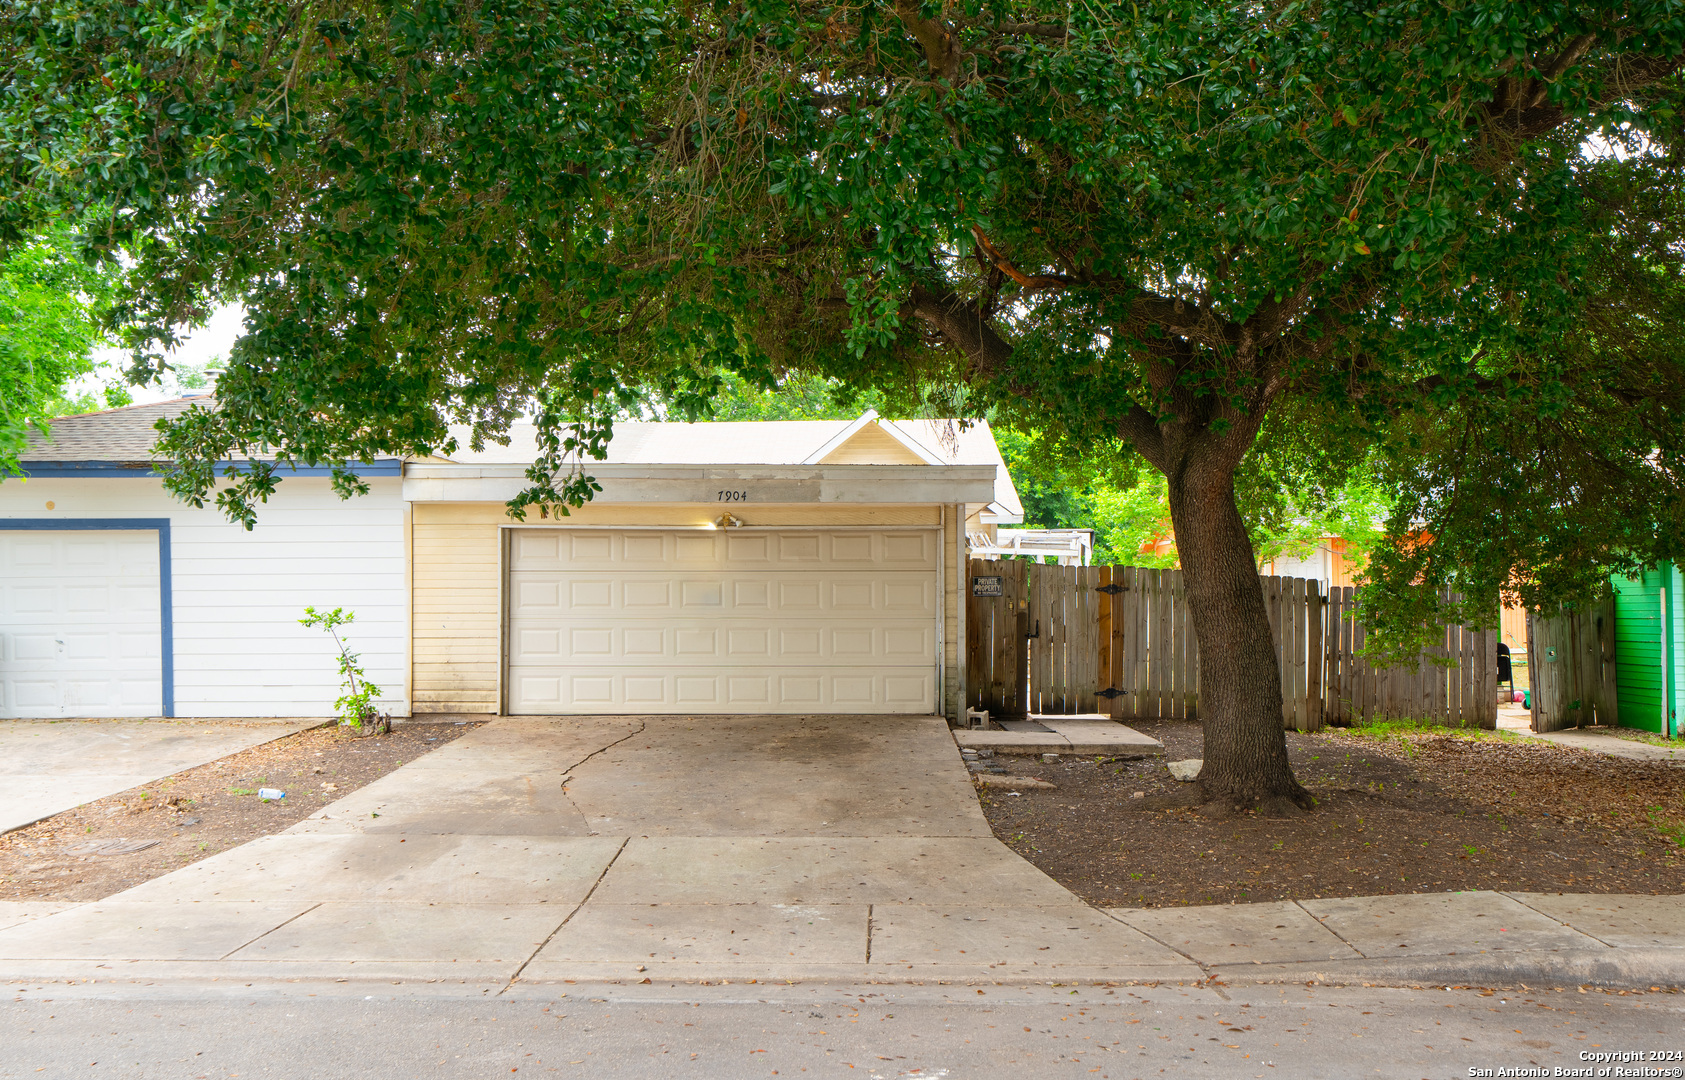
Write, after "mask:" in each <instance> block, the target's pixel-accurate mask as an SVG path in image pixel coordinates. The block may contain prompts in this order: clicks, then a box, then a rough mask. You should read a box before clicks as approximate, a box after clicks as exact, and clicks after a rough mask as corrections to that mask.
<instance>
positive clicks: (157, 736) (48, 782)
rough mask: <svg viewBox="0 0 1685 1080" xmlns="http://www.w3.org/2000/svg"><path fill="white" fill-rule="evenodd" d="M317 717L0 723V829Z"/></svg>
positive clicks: (274, 735)
mask: <svg viewBox="0 0 1685 1080" xmlns="http://www.w3.org/2000/svg"><path fill="white" fill-rule="evenodd" d="M322 722H323V721H322V720H320V719H300V720H244V719H231V720H0V833H4V832H10V831H11V830H13V829H21V828H23V827H24V826H25V825H29V824H32V823H34V822H37V821H40V820H41V819H42V818H48V817H52V816H53V815H54V814H58V813H63V812H64V811H66V810H69V809H71V808H73V807H77V806H81V805H82V804H83V803H86V802H92V801H93V800H95V799H103V798H104V797H105V796H107V795H115V794H117V792H119V791H127V790H128V789H130V788H132V787H139V786H141V785H142V784H150V783H152V782H153V781H155V780H160V779H162V778H164V777H166V776H171V775H173V774H175V773H178V772H181V771H183V770H185V769H191V768H193V767H194V766H197V765H203V764H205V763H206V762H209V761H215V760H216V759H217V758H222V757H227V756H228V755H229V754H236V753H239V752H240V751H241V750H247V749H250V748H251V747H254V746H259V745H261V744H263V743H266V742H270V741H271V740H274V739H279V738H281V737H282V736H285V735H291V734H293V733H294V732H297V731H303V730H304V729H305V728H310V727H315V726H316V725H318V724H320V723H322Z"/></svg>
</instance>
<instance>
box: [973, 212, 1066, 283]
mask: <svg viewBox="0 0 1685 1080" xmlns="http://www.w3.org/2000/svg"><path fill="white" fill-rule="evenodd" d="M971 235H972V236H974V237H976V238H977V246H978V247H980V248H982V249H983V251H984V252H986V253H987V254H988V256H989V258H990V260H992V261H993V262H994V264H995V267H996V268H997V269H999V270H1000V272H1001V273H1003V274H1005V275H1006V276H1007V277H1009V278H1011V279H1012V280H1013V281H1016V282H1017V283H1018V284H1019V285H1021V286H1023V287H1024V288H1026V289H1032V290H1040V289H1062V288H1064V287H1065V286H1067V285H1069V284H1071V279H1070V278H1068V277H1065V276H1064V275H1063V274H1026V273H1024V272H1023V271H1022V270H1020V269H1018V268H1017V267H1016V266H1013V265H1012V263H1011V262H1010V261H1009V260H1008V259H1007V257H1006V256H1005V255H1002V254H1001V253H1000V249H999V248H997V247H995V245H994V244H992V243H990V242H989V238H988V237H987V236H984V235H983V230H982V229H979V228H978V227H977V226H975V225H973V226H972V227H971Z"/></svg>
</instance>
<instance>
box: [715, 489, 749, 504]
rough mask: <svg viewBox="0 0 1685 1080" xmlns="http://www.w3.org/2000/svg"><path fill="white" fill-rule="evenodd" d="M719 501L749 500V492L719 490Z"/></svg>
mask: <svg viewBox="0 0 1685 1080" xmlns="http://www.w3.org/2000/svg"><path fill="white" fill-rule="evenodd" d="M719 501H720V502H748V501H749V493H748V492H747V491H722V492H720V497H719Z"/></svg>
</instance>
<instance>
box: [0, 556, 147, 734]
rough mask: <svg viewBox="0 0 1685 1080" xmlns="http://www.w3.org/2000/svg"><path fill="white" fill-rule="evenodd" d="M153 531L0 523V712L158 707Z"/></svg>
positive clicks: (37, 714)
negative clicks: (40, 527)
mask: <svg viewBox="0 0 1685 1080" xmlns="http://www.w3.org/2000/svg"><path fill="white" fill-rule="evenodd" d="M161 610H162V597H161V593H160V587H159V566H158V534H157V533H156V532H155V531H152V530H139V529H136V530H120V529H112V530H106V529H99V530H63V531H58V530H47V531H41V532H35V531H29V532H24V531H13V530H6V529H0V643H3V644H0V715H3V716H12V717H24V718H57V717H66V716H155V715H157V714H158V713H160V712H162V711H163V665H162V657H163V631H162V627H161V625H160V619H161Z"/></svg>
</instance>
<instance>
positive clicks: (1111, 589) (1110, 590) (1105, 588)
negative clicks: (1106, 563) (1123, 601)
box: [1094, 584, 1128, 596]
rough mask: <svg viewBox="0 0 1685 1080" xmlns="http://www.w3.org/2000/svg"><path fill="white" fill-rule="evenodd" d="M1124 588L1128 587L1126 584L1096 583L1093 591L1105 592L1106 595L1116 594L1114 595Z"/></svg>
mask: <svg viewBox="0 0 1685 1080" xmlns="http://www.w3.org/2000/svg"><path fill="white" fill-rule="evenodd" d="M1126 588H1128V586H1126V585H1117V584H1112V585H1096V586H1094V591H1095V592H1103V593H1105V594H1106V595H1107V596H1116V595H1117V594H1118V593H1120V592H1122V591H1123V590H1124V589H1126Z"/></svg>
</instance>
